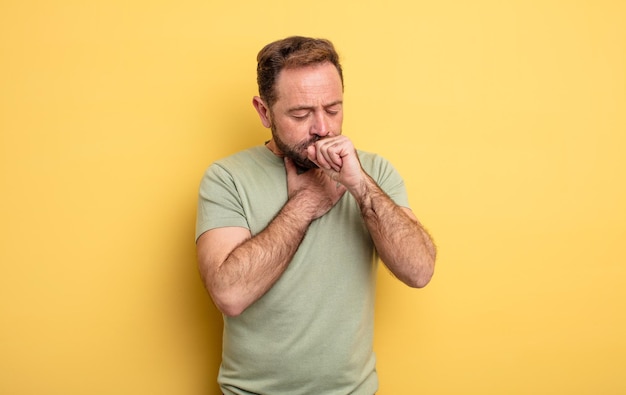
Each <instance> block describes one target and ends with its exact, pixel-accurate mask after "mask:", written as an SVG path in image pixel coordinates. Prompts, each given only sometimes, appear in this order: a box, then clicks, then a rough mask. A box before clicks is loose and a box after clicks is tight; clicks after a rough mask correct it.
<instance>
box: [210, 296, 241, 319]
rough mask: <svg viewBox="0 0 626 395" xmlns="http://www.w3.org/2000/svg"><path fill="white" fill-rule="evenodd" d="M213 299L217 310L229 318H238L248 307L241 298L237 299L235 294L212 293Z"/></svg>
mask: <svg viewBox="0 0 626 395" xmlns="http://www.w3.org/2000/svg"><path fill="white" fill-rule="evenodd" d="M209 293H210V294H211V299H213V303H215V306H216V307H217V309H218V310H219V311H220V312H221V313H222V314H224V315H225V316H228V317H237V316H238V315H240V314H241V313H243V312H244V311H245V310H246V308H247V307H248V305H247V304H246V303H244V301H243V300H241V298H240V297H237V295H236V294H235V292H232V291H230V292H222V293H219V292H216V291H211V292H209Z"/></svg>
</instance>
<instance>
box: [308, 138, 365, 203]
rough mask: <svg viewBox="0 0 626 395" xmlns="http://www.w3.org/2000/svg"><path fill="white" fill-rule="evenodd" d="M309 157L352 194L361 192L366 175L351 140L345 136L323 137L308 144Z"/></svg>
mask: <svg viewBox="0 0 626 395" xmlns="http://www.w3.org/2000/svg"><path fill="white" fill-rule="evenodd" d="M307 154H308V157H309V159H310V160H311V161H312V162H314V163H315V164H316V165H318V166H319V167H320V169H322V170H323V171H324V173H325V174H326V175H327V176H329V177H330V178H331V179H333V180H335V181H336V182H338V183H340V184H342V185H344V186H345V187H346V188H347V189H348V190H349V191H350V192H351V193H352V194H353V195H358V194H360V193H361V189H362V187H363V181H364V179H365V177H366V175H365V172H364V171H363V168H362V167H361V162H360V161H359V157H358V155H357V153H356V149H355V148H354V145H353V144H352V141H350V139H348V138H347V137H345V136H333V137H327V138H323V139H321V140H319V141H317V142H316V143H315V144H313V145H311V146H309V148H308V150H307Z"/></svg>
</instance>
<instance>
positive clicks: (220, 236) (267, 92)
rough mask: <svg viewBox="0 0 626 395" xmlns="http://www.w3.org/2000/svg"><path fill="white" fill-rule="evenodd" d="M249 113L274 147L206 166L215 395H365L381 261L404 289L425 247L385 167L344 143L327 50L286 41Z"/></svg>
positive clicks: (204, 216)
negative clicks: (217, 330)
mask: <svg viewBox="0 0 626 395" xmlns="http://www.w3.org/2000/svg"><path fill="white" fill-rule="evenodd" d="M257 61H258V68H257V79H258V85H259V96H257V97H254V98H253V100H252V104H253V105H254V108H255V109H256V111H257V113H258V115H259V117H260V119H261V122H262V124H263V125H264V126H265V127H267V128H270V129H271V132H272V138H271V140H269V141H268V142H267V143H266V144H265V145H264V146H263V145H260V146H257V147H253V148H250V149H247V150H244V151H242V152H239V153H237V154H234V155H232V156H230V157H227V158H225V159H222V160H219V161H217V162H216V163H214V164H213V165H211V166H210V167H209V169H208V170H207V172H206V173H205V176H204V178H203V180H202V184H201V187H200V198H199V204H198V220H197V229H196V238H197V250H198V260H199V267H200V272H201V275H202V278H203V280H204V283H205V285H206V288H207V290H208V291H209V293H210V295H211V297H212V299H213V301H214V302H215V304H216V306H217V307H218V308H219V309H220V311H221V312H222V313H223V315H224V338H223V355H222V364H221V367H220V372H219V378H218V382H219V384H220V386H221V389H222V391H223V392H224V394H272V395H276V394H289V395H294V394H367V395H372V394H374V393H375V392H376V390H377V389H378V378H377V375H376V370H375V358H374V354H373V351H372V336H373V334H372V332H373V308H374V285H375V276H376V267H377V266H376V263H377V258H378V257H380V258H381V260H382V261H383V262H384V263H385V265H386V266H387V267H388V268H389V269H390V270H391V272H392V273H393V274H394V275H395V276H396V277H397V278H398V279H400V280H401V281H403V282H404V283H406V284H407V285H409V286H411V287H423V286H425V285H426V284H427V283H428V282H429V280H430V278H431V276H432V275H433V270H434V263H435V247H434V245H433V243H432V241H431V239H430V237H429V236H428V234H427V233H426V231H425V230H424V228H423V227H422V226H421V225H420V223H419V222H418V220H417V218H416V217H415V215H414V214H413V213H412V211H411V210H410V209H409V208H408V199H407V196H406V191H405V187H404V183H403V181H402V179H401V178H400V176H399V175H398V174H397V172H396V171H395V170H394V169H393V167H392V166H391V165H390V164H389V163H388V162H387V161H386V160H384V159H383V158H381V157H379V156H377V155H375V154H371V153H366V152H362V151H357V150H356V149H355V148H354V146H353V145H352V142H351V141H350V140H349V139H348V138H347V137H345V136H343V135H342V120H343V74H342V69H341V65H340V63H339V57H338V55H337V53H336V51H335V49H334V47H333V45H332V44H331V43H330V42H329V41H327V40H320V39H311V38H305V37H289V38H286V39H284V40H280V41H276V42H273V43H271V44H268V45H267V46H266V47H265V48H263V49H262V50H261V51H260V52H259V54H258V57H257Z"/></svg>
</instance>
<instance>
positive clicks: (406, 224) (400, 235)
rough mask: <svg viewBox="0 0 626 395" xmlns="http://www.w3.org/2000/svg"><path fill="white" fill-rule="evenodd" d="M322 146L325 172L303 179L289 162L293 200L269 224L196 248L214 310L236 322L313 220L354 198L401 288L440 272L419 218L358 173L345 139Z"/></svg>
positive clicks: (226, 233) (225, 232)
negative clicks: (255, 231) (349, 196)
mask: <svg viewBox="0 0 626 395" xmlns="http://www.w3.org/2000/svg"><path fill="white" fill-rule="evenodd" d="M322 141H324V140H320V142H318V144H316V147H315V152H313V149H312V148H311V149H310V152H309V157H310V158H311V159H312V160H314V161H315V162H316V163H317V164H318V165H319V166H320V169H312V170H309V171H308V172H306V173H303V174H297V171H296V169H295V165H294V164H293V162H292V161H291V160H290V159H285V167H286V170H287V187H288V200H287V203H286V204H285V205H284V206H283V208H282V209H281V210H280V211H279V213H278V214H277V215H276V217H275V218H274V219H273V220H272V221H271V222H270V224H269V225H268V226H267V227H266V228H265V229H264V230H263V231H261V232H260V233H258V234H257V235H255V236H254V237H252V236H251V234H250V231H249V230H248V229H246V228H240V227H227V228H217V229H212V230H209V231H207V232H205V233H204V234H202V235H201V236H200V238H199V239H198V242H197V252H198V262H199V268H200V273H201V276H202V278H203V281H204V283H205V286H206V288H207V290H208V291H209V293H210V294H211V297H212V299H213V301H214V302H215V304H216V306H217V307H218V308H219V309H220V310H221V311H222V312H223V313H224V314H226V315H231V316H236V315H238V314H240V313H242V312H243V311H244V310H245V309H246V308H247V307H248V306H250V305H251V304H252V303H254V302H255V301H256V300H258V299H259V298H260V297H261V296H263V294H265V292H267V291H268V290H269V289H270V288H271V287H272V286H273V285H274V283H275V282H276V281H277V280H278V279H279V278H280V276H281V275H282V273H283V272H284V271H285V269H286V268H287V267H288V265H289V262H290V261H291V259H292V258H293V256H294V254H295V253H296V251H297V249H298V246H299V245H300V243H301V242H302V239H303V238H304V235H305V234H306V231H307V229H308V227H309V225H310V224H311V222H312V221H314V220H315V219H317V218H319V217H321V216H322V215H324V214H325V213H326V212H328V211H329V210H330V209H331V208H332V207H333V206H334V205H335V204H336V203H337V201H338V200H339V199H340V198H341V196H342V195H343V194H344V193H345V192H346V191H349V193H351V194H352V195H353V196H354V197H355V199H356V200H357V202H358V204H359V207H360V209H361V214H362V216H363V218H364V221H365V224H366V226H367V228H368V230H369V232H370V234H371V236H372V239H373V241H374V245H375V247H376V250H377V251H378V254H379V255H380V257H381V259H382V261H383V262H384V263H385V265H386V266H387V267H388V268H389V269H390V271H391V272H392V273H393V274H394V275H395V276H396V277H397V278H398V279H400V280H401V281H403V282H404V283H405V284H407V285H409V286H411V287H423V286H425V285H426V284H428V282H429V281H430V278H431V277H432V275H433V272H434V265H435V255H436V250H435V246H434V244H433V242H432V240H431V238H430V236H429V235H428V234H427V232H426V230H425V229H424V228H423V227H422V226H421V224H420V223H419V221H418V220H417V218H416V217H415V215H414V214H413V213H412V211H411V210H410V209H408V208H401V207H399V206H397V205H396V204H395V203H394V202H393V201H392V200H391V199H390V198H389V197H388V196H387V195H386V194H385V193H384V192H383V191H382V190H381V189H380V187H379V186H378V185H377V184H376V182H375V181H374V180H373V179H372V178H371V177H369V175H367V174H366V173H365V172H364V171H363V169H362V168H361V166H360V162H358V158H357V156H356V151H355V150H354V147H352V144H351V142H350V141H349V140H347V138H345V137H342V136H338V137H337V138H332V139H326V141H324V143H323V144H321V142H322Z"/></svg>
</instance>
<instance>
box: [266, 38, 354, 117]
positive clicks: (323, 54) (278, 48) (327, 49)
mask: <svg viewBox="0 0 626 395" xmlns="http://www.w3.org/2000/svg"><path fill="white" fill-rule="evenodd" d="M256 59H257V84H258V85H259V96H261V99H263V100H264V101H265V103H266V104H267V105H268V106H269V107H271V106H272V105H273V104H274V103H275V102H276V100H277V99H278V98H277V97H276V91H275V89H274V85H275V83H276V78H277V77H278V74H279V73H280V71H281V70H283V69H286V68H296V67H303V66H308V65H311V64H316V63H324V62H330V63H332V64H333V65H334V66H335V67H336V68H337V71H338V72H339V78H341V84H342V86H343V73H342V70H341V64H340V63H339V54H337V51H335V47H334V46H333V43H331V42H330V41H329V40H326V39H319V38H309V37H301V36H292V37H287V38H285V39H282V40H278V41H274V42H272V43H269V44H267V45H266V46H265V47H263V49H262V50H261V51H259V54H258V55H257V58H256Z"/></svg>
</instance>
